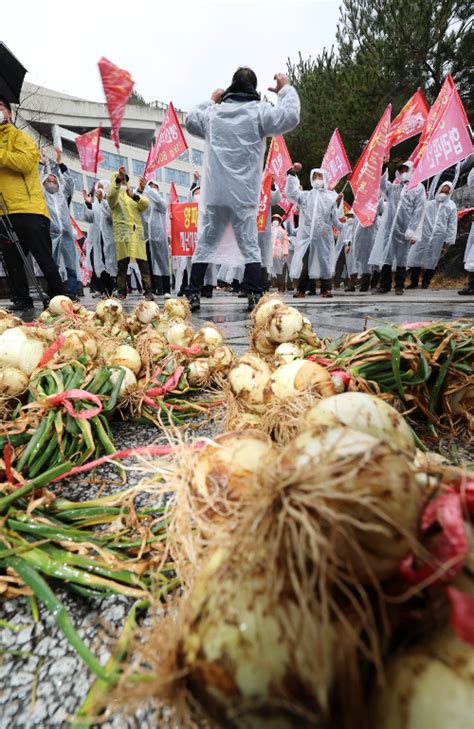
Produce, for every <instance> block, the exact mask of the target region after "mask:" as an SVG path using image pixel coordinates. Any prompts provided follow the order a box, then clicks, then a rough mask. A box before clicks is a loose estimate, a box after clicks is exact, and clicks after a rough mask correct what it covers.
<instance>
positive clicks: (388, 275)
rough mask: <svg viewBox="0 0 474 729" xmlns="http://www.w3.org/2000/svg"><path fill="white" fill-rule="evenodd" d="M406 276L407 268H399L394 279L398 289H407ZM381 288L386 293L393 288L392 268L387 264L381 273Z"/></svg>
mask: <svg viewBox="0 0 474 729" xmlns="http://www.w3.org/2000/svg"><path fill="white" fill-rule="evenodd" d="M406 275H407V270H406V268H402V267H401V266H400V267H397V269H396V271H395V277H394V278H395V288H396V289H402V290H403V289H404V288H405V279H406ZM379 287H380V288H381V289H384V290H385V291H390V289H391V288H392V266H391V265H390V264H389V263H386V264H385V265H384V266H382V271H381V272H380V280H379Z"/></svg>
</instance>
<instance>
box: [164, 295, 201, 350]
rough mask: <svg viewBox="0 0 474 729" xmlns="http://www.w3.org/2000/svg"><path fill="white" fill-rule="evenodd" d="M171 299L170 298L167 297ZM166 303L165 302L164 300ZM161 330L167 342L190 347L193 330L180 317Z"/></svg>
mask: <svg viewBox="0 0 474 729" xmlns="http://www.w3.org/2000/svg"><path fill="white" fill-rule="evenodd" d="M168 301H171V299H168ZM165 303H166V302H165ZM159 331H162V332H163V334H164V336H165V338H166V341H167V342H168V344H173V345H175V346H176V347H190V346H191V343H192V341H193V338H194V331H193V328H192V326H190V325H189V324H186V322H185V321H183V320H182V319H174V320H173V321H170V322H169V323H167V325H166V326H165V328H164V330H163V329H161V328H160V329H159Z"/></svg>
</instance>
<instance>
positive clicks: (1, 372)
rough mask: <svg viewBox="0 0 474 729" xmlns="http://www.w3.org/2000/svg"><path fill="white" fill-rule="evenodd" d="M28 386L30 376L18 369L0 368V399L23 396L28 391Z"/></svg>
mask: <svg viewBox="0 0 474 729" xmlns="http://www.w3.org/2000/svg"><path fill="white" fill-rule="evenodd" d="M28 384H29V378H28V375H26V374H25V373H24V372H22V371H21V370H20V369H18V367H2V368H0V398H1V397H15V396H16V395H21V393H22V392H25V390H26V389H27V387H28Z"/></svg>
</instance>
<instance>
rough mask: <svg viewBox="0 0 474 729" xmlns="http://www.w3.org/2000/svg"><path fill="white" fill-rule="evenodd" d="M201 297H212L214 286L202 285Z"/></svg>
mask: <svg viewBox="0 0 474 729" xmlns="http://www.w3.org/2000/svg"><path fill="white" fill-rule="evenodd" d="M201 299H212V286H210V285H206V286H203V287H202V289H201Z"/></svg>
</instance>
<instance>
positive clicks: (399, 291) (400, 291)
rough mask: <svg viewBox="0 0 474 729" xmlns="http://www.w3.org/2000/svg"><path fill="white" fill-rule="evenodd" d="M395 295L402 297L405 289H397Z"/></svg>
mask: <svg viewBox="0 0 474 729" xmlns="http://www.w3.org/2000/svg"><path fill="white" fill-rule="evenodd" d="M395 293H396V294H397V296H402V294H403V289H401V288H396V289H395Z"/></svg>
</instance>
